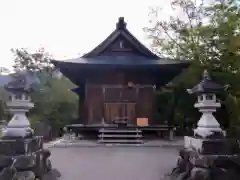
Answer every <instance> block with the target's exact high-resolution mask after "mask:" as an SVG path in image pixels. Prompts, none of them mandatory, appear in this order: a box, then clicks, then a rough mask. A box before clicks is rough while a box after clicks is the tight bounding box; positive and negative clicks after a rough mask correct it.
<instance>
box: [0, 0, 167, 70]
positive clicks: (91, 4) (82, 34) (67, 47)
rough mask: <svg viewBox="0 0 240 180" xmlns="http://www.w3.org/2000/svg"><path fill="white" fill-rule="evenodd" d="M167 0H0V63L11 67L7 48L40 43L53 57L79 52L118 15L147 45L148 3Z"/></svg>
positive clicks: (108, 29)
mask: <svg viewBox="0 0 240 180" xmlns="http://www.w3.org/2000/svg"><path fill="white" fill-rule="evenodd" d="M168 2H169V1H168V0H140V1H136V0H121V1H116V0H0V23H1V26H0V27H1V28H0V66H4V67H8V68H11V66H12V63H13V55H12V53H11V52H10V49H11V48H27V49H29V50H33V51H34V50H37V49H38V48H42V47H43V48H44V49H45V50H46V51H47V52H49V53H50V54H52V55H53V56H54V58H56V59H67V58H73V57H76V56H80V55H82V54H84V53H87V52H88V51H89V50H91V49H92V48H94V47H95V46H97V45H98V44H99V43H100V42H101V41H102V40H104V39H105V38H106V37H107V36H108V35H109V34H110V33H111V32H112V31H113V30H114V29H115V25H116V23H117V20H118V17H120V16H123V17H124V18H125V21H126V22H127V27H128V29H129V30H130V31H131V32H132V33H133V34H134V35H135V36H136V37H137V38H138V39H139V40H140V41H141V42H143V44H145V45H147V46H148V47H149V44H150V43H149V41H147V38H146V34H145V33H144V32H143V28H144V27H145V26H147V25H148V21H149V17H148V13H149V12H150V10H149V7H156V6H161V7H162V8H163V9H164V11H165V13H164V15H163V16H167V14H169V11H170V10H171V8H170V6H169V3H168Z"/></svg>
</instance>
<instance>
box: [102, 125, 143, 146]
mask: <svg viewBox="0 0 240 180" xmlns="http://www.w3.org/2000/svg"><path fill="white" fill-rule="evenodd" d="M142 137H143V136H142V131H141V130H139V129H137V128H134V129H127V128H124V127H121V128H102V129H100V130H99V135H98V142H99V143H102V144H142V143H143V140H142Z"/></svg>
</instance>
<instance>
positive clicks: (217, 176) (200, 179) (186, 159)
mask: <svg viewBox="0 0 240 180" xmlns="http://www.w3.org/2000/svg"><path fill="white" fill-rule="evenodd" d="M169 176H170V177H168V179H171V180H239V179H240V155H222V156H220V155H200V154H199V153H198V152H197V151H195V150H193V149H183V150H181V151H180V152H179V159H178V162H177V166H176V168H174V169H173V171H172V173H171V174H170V175H169Z"/></svg>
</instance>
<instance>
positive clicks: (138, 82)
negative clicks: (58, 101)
mask: <svg viewBox="0 0 240 180" xmlns="http://www.w3.org/2000/svg"><path fill="white" fill-rule="evenodd" d="M53 63H54V65H55V66H56V67H57V68H59V69H60V71H61V72H62V73H63V75H65V76H66V77H67V78H69V79H70V80H71V81H72V82H73V83H74V84H76V85H77V88H75V89H73V91H74V92H75V93H77V94H78V95H79V124H75V125H69V126H68V127H69V128H71V129H72V130H73V131H75V132H78V133H82V132H86V131H90V130H92V131H96V132H98V136H99V133H100V132H102V131H107V130H108V131H109V132H111V131H113V129H115V131H116V132H117V131H119V132H120V129H122V131H124V130H123V129H129V128H135V129H137V130H136V131H141V129H148V128H150V127H151V128H154V127H158V129H159V128H160V127H161V128H162V126H160V125H162V124H164V122H163V120H161V119H154V118H153V114H154V111H156V108H154V106H153V102H154V93H155V91H156V89H158V88H159V87H161V86H164V85H165V84H167V83H168V82H169V81H171V80H172V79H173V78H174V77H176V76H177V75H179V74H180V73H181V72H182V71H183V69H186V68H187V67H188V65H189V64H188V63H186V62H180V61H175V60H171V59H165V58H160V57H158V56H157V55H156V54H154V53H152V52H151V51H150V50H149V49H147V48H146V47H145V46H144V45H143V44H142V43H141V42H139V41H138V40H137V39H136V38H135V37H134V36H133V35H132V34H131V33H130V32H129V30H128V29H127V28H126V23H125V22H124V18H123V17H120V18H119V21H118V22H117V24H116V29H115V30H114V31H113V32H112V33H111V34H110V35H109V36H108V37H107V38H106V39H105V40H104V41H103V42H102V43H100V44H99V45H98V46H97V47H96V48H94V49H93V50H92V51H90V52H88V53H86V54H85V55H83V56H82V57H79V58H76V59H70V60H64V61H55V60H54V61H53ZM161 128H160V129H161ZM155 129H156V130H157V128H155ZM100 135H101V133H100ZM123 136H124V135H122V137H123ZM125 137H128V135H125Z"/></svg>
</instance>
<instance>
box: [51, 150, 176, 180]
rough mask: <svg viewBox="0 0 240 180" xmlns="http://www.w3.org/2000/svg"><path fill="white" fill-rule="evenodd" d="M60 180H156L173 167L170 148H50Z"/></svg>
mask: <svg viewBox="0 0 240 180" xmlns="http://www.w3.org/2000/svg"><path fill="white" fill-rule="evenodd" d="M51 151H52V156H51V161H52V164H53V168H56V169H57V170H58V171H60V173H61V178H60V180H160V179H161V178H162V177H163V176H164V174H166V173H168V172H169V171H171V169H172V168H173V167H174V166H175V165H176V160H177V155H178V152H177V150H176V149H174V148H157V147H155V148H154V147H141V148H139V147H81V148H73V147H69V148H51Z"/></svg>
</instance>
